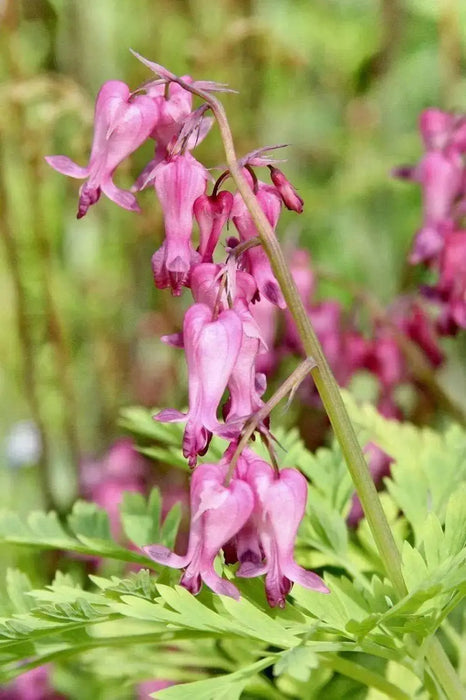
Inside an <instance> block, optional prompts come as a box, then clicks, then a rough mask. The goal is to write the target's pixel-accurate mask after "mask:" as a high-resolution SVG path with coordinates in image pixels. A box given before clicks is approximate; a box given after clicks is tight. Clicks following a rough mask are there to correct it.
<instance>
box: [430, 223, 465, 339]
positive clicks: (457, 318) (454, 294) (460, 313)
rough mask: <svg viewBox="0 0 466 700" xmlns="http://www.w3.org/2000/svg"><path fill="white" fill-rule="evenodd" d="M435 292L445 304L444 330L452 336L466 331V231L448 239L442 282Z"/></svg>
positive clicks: (453, 234)
mask: <svg viewBox="0 0 466 700" xmlns="http://www.w3.org/2000/svg"><path fill="white" fill-rule="evenodd" d="M432 292H433V296H434V298H438V299H439V300H440V301H441V303H442V313H441V316H440V319H439V322H438V325H439V329H440V331H441V332H443V333H449V334H450V333H455V332H456V331H457V330H458V328H466V231H455V232H454V233H452V234H450V235H449V236H448V237H447V239H446V242H445V248H444V250H443V254H442V257H441V260H440V279H439V281H438V283H437V285H436V287H434V288H433V290H432Z"/></svg>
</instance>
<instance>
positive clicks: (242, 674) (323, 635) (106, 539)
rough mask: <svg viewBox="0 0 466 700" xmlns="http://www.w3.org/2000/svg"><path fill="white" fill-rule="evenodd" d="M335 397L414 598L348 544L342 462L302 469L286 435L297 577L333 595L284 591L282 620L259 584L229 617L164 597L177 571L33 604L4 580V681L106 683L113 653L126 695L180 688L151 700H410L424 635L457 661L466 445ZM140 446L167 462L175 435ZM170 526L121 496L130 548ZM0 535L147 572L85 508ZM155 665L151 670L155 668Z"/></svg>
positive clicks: (63, 578) (134, 576) (367, 551)
mask: <svg viewBox="0 0 466 700" xmlns="http://www.w3.org/2000/svg"><path fill="white" fill-rule="evenodd" d="M346 398H347V403H348V407H349V409H350V413H351V414H352V417H353V419H354V421H355V423H356V424H357V426H358V429H359V432H360V436H361V439H362V441H364V442H365V441H366V440H368V439H371V440H374V441H376V442H377V443H378V444H379V445H380V446H381V447H383V448H384V449H385V450H387V451H388V452H389V453H390V454H391V455H392V456H393V457H394V458H395V464H394V467H393V470H392V475H391V477H390V479H387V480H386V485H387V492H386V494H385V495H384V504H385V506H386V507H387V511H388V513H389V514H390V517H391V519H392V521H393V523H394V526H395V528H398V531H399V532H404V533H405V536H406V538H405V541H404V543H403V549H402V559H403V573H404V576H405V579H406V583H407V586H408V591H409V592H408V594H407V595H406V596H405V597H404V598H402V599H398V598H397V596H396V593H395V591H394V590H393V587H392V585H391V584H390V583H389V582H388V580H387V579H386V577H385V576H384V573H383V571H382V570H381V567H380V562H379V561H378V559H377V557H375V556H374V548H373V543H372V541H371V537H370V534H369V533H368V529H367V523H366V522H365V521H364V520H363V521H362V522H361V523H360V525H359V527H358V529H357V531H356V532H351V531H349V530H348V528H347V527H346V524H345V517H346V514H347V513H348V510H349V506H350V501H351V496H352V492H351V484H350V482H349V478H348V476H347V474H346V471H345V468H344V465H343V461H342V457H341V454H340V453H339V450H338V448H337V447H336V446H335V445H333V446H332V447H331V448H325V449H320V450H318V451H317V452H316V454H310V453H309V452H308V451H307V450H306V449H305V447H304V445H303V443H302V441H301V440H300V439H299V438H298V435H297V433H296V431H291V432H289V433H285V432H283V431H281V430H280V429H279V430H278V431H277V437H278V439H279V442H280V444H281V445H282V446H283V448H284V453H283V462H284V463H286V464H288V465H293V466H298V467H299V468H300V469H302V471H303V472H304V473H305V474H306V476H307V477H308V478H309V482H310V483H309V508H308V517H306V518H305V520H304V522H303V525H302V527H301V530H300V536H299V542H298V547H297V556H298V558H299V559H300V560H301V562H302V563H303V564H305V565H306V566H314V567H316V566H318V567H323V568H324V569H326V571H324V578H325V581H326V583H327V585H328V587H329V588H330V591H331V593H330V595H322V594H319V593H316V592H314V591H310V590H306V589H304V588H301V587H300V586H297V585H295V586H294V588H293V590H292V592H291V595H290V596H289V601H288V603H287V607H286V608H285V609H284V610H279V609H273V610H272V609H270V608H269V607H268V606H267V604H266V601H265V597H264V593H263V587H262V584H261V581H258V580H237V581H235V582H236V584H237V585H238V586H239V588H240V591H241V594H242V597H241V600H240V601H239V602H237V601H235V600H232V599H230V598H227V597H222V596H215V595H213V594H212V593H211V592H210V591H209V590H208V589H204V590H203V591H202V592H201V594H200V595H199V596H198V597H193V596H192V595H191V594H190V593H188V592H187V591H186V590H185V589H184V588H182V587H179V586H177V585H175V582H176V580H177V577H178V575H179V574H178V573H177V572H174V571H172V570H162V571H161V572H160V574H159V576H158V577H156V576H155V574H154V573H152V574H151V573H149V571H148V570H147V569H141V570H140V571H138V572H137V573H130V574H127V575H119V576H115V575H113V576H112V575H111V576H105V575H101V574H100V573H99V575H91V576H90V577H89V583H88V584H87V585H85V586H84V587H83V586H82V585H80V584H79V583H78V582H77V581H75V580H74V579H73V577H72V576H70V575H69V574H60V573H58V574H57V576H56V578H55V580H54V581H53V583H52V584H51V585H49V586H46V587H45V588H42V589H38V588H36V589H34V588H33V587H32V585H31V583H30V582H29V580H28V578H27V577H26V576H25V575H24V574H22V573H21V572H19V571H9V572H8V573H7V581H6V582H7V585H6V590H7V600H6V601H5V606H4V612H3V614H4V617H3V618H2V619H1V622H0V659H1V662H2V674H3V679H4V680H7V679H9V678H12V677H14V676H15V674H17V673H18V672H19V671H20V670H21V669H25V668H31V667H33V666H35V665H40V664H42V663H44V662H46V661H49V660H54V661H56V662H57V663H59V664H61V666H62V667H63V666H64V665H66V663H67V662H68V661H67V660H68V659H70V658H74V657H75V656H76V657H77V658H78V659H79V663H80V664H81V666H82V668H83V669H84V671H85V672H86V673H92V674H94V675H95V676H96V677H97V678H99V677H101V678H104V677H105V676H106V674H109V673H110V669H109V666H108V664H107V663H106V662H105V661H104V659H105V658H106V654H105V650H108V649H109V648H111V649H112V669H115V665H114V660H115V659H116V660H117V661H118V664H117V666H118V668H117V670H114V673H117V674H118V675H119V676H120V677H121V679H122V680H125V681H132V682H135V680H137V679H143V678H150V677H151V676H154V675H156V676H157V677H159V678H166V679H169V680H172V681H174V682H176V683H177V684H176V685H174V686H171V687H170V688H167V689H165V690H163V691H159V692H158V693H157V697H160V698H182V697H186V696H187V694H189V697H190V698H191V697H192V698H195V699H199V700H210V699H211V698H212V700H214V699H217V698H226V699H228V700H229V699H230V698H240V697H245V698H248V697H264V698H269V697H270V698H283V697H285V696H286V697H296V698H300V697H316V698H317V697H324V696H325V697H342V696H343V695H344V694H345V693H346V692H348V693H350V694H352V695H351V696H352V697H353V696H354V697H356V696H359V694H361V693H362V695H361V697H363V696H364V693H365V692H366V691H367V687H369V688H371V693H372V692H376V691H377V692H379V693H382V695H383V694H385V695H389V696H390V697H395V698H404V699H405V700H406V698H408V697H410V695H409V694H407V693H406V692H405V690H404V687H402V686H401V685H400V683H399V682H398V680H397V679H398V678H402V677H403V674H404V675H405V676H406V677H407V678H408V679H409V684H408V685H409V687H410V688H411V690H410V693H414V694H417V693H418V692H420V691H421V688H422V687H423V683H424V682H425V670H424V657H423V655H424V647H425V643H426V641H427V639H428V638H429V636H430V635H432V634H434V633H435V632H436V631H437V630H439V629H442V630H443V629H445V630H448V632H449V639H450V640H451V641H450V646H451V652H452V655H453V657H455V656H456V657H457V658H459V656H460V655H461V654H462V645H463V644H464V638H463V636H462V635H463V634H464V630H463V627H462V623H459V620H460V619H461V616H460V617H458V611H459V610H460V609H461V608H462V600H463V598H464V596H465V594H466V561H465V559H466V550H465V544H466V509H465V507H464V506H465V493H466V484H465V479H464V471H462V470H464V446H465V444H466V434H465V432H464V431H463V430H462V429H460V428H459V427H457V426H450V427H448V428H447V429H446V430H445V431H444V432H442V433H435V432H433V431H426V430H421V429H417V428H415V427H414V426H411V425H407V424H400V423H395V422H390V421H387V420H385V419H383V418H381V417H380V416H379V415H378V414H377V413H376V412H375V411H374V410H373V409H371V408H370V407H368V406H363V407H360V406H357V405H356V404H355V403H354V402H353V401H352V399H351V398H350V397H346ZM130 413H131V420H129V413H128V412H127V413H126V416H125V420H126V422H127V425H128V426H129V427H131V429H132V431H133V433H134V434H135V435H136V436H137V435H139V433H140V434H141V438H142V439H147V438H148V437H149V429H148V427H149V426H152V425H153V424H152V423H149V422H148V421H146V419H145V417H146V416H148V415H149V413H148V412H144V411H143V410H142V409H140V410H138V411H137V413H135V412H133V411H131V412H130ZM151 437H152V438H153V439H154V440H157V442H158V444H159V446H160V449H162V450H165V449H167V447H168V446H170V442H171V441H172V440H173V439H174V438H173V426H165V425H157V427H156V436H155V435H152V436H151ZM215 449H216V448H215V447H214V450H215ZM257 449H258V450H259V451H260V450H261V449H262V447H260V446H259V445H257ZM434 463H436V464H437V469H438V471H439V472H440V473H441V474H442V475H443V478H439V477H438V475H437V474H436V473H435V470H434V467H433V465H434ZM416 479H417V480H418V484H419V486H418V492H417V493H415V492H414V486H413V484H414V483H415V480H416ZM409 489H411V491H409V492H410V493H412V498H411V502H409V503H408V502H407V500H406V493H405V492H406V490H409ZM419 494H421V495H419ZM422 515H423V517H421V516H422ZM178 521H179V513H178V512H177V511H176V510H174V511H172V512H171V513H170V514H169V515H168V516H167V517H166V518H165V520H164V522H163V523H162V522H161V501H160V494H159V492H158V491H157V490H154V491H153V492H152V494H151V495H150V497H149V499H148V500H147V501H146V500H145V499H144V498H143V497H142V496H141V495H140V494H134V493H128V494H126V495H125V498H124V501H123V503H122V505H121V523H122V528H123V530H124V532H125V533H126V535H127V537H128V538H129V539H130V540H131V541H132V542H134V543H135V544H136V545H138V546H141V545H142V544H147V543H148V542H164V543H165V544H167V545H168V546H173V542H174V537H175V535H176V530H177V525H178ZM0 532H1V537H2V539H3V540H4V541H6V542H14V543H17V544H23V545H29V546H33V547H41V548H56V547H57V548H68V549H70V550H71V551H76V552H79V553H81V554H89V555H92V556H95V555H100V556H106V557H109V558H115V559H120V560H123V561H127V562H133V563H134V562H140V563H143V562H144V563H145V562H147V563H149V562H148V561H147V560H146V559H145V557H144V556H143V555H142V554H137V553H136V552H134V551H132V550H129V549H127V548H125V547H124V546H122V545H121V544H117V543H116V542H114V541H113V540H112V538H111V534H110V531H109V527H108V521H107V519H106V516H105V514H104V513H103V512H102V511H101V510H99V509H98V508H97V507H96V506H94V505H93V504H88V503H84V502H78V503H77V504H76V505H75V507H74V509H73V511H72V513H71V515H70V516H69V517H68V519H67V521H66V523H61V522H60V521H59V519H58V518H57V516H55V515H54V514H48V515H46V514H43V513H33V514H31V515H30V516H29V519H28V520H27V522H21V521H20V520H19V519H17V518H16V519H15V517H14V516H13V515H12V514H4V515H3V516H2V519H1V520H0ZM316 550H317V551H316ZM314 560H315V561H316V562H317V564H316V563H315V562H314V563H313V561H314ZM219 565H220V562H219ZM223 575H225V576H227V577H231V576H232V575H233V570H232V569H231V568H230V567H224V572H223ZM447 618H448V619H447ZM450 620H451V621H450ZM151 658H156V659H157V663H156V668H154V666H153V664H151V661H150V659H151ZM26 659H27V661H25V660H26ZM120 661H121V663H120ZM18 662H21V664H22V665H21V666H20V667H18V665H17V664H18ZM267 669H269V670H268V671H267V672H266V673H264V672H265V671H266V670H267ZM185 683H189V686H186V685H185ZM365 687H366V690H364V688H365ZM316 689H318V691H317V690H316ZM314 692H316V693H321V695H318V694H317V695H314V694H313V693H314ZM371 697H372V695H371ZM374 697H376V695H374ZM420 697H421V696H420Z"/></svg>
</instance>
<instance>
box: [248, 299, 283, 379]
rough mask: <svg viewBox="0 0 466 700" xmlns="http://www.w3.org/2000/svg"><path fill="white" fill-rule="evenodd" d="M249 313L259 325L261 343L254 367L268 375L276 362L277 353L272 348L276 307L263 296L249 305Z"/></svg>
mask: <svg viewBox="0 0 466 700" xmlns="http://www.w3.org/2000/svg"><path fill="white" fill-rule="evenodd" d="M251 313H252V316H253V318H254V320H255V321H256V323H257V325H258V326H259V330H260V334H261V338H262V340H263V345H262V346H261V347H260V348H259V353H258V355H257V359H256V369H257V371H258V372H264V373H265V374H267V375H269V374H271V373H272V372H273V370H274V369H275V367H276V365H277V364H278V360H279V357H278V353H277V352H276V351H275V350H274V343H275V336H276V334H277V321H278V319H277V316H278V309H277V307H276V306H275V304H272V303H271V302H270V301H269V300H268V299H266V298H265V297H261V298H260V299H259V301H256V302H255V304H252V306H251Z"/></svg>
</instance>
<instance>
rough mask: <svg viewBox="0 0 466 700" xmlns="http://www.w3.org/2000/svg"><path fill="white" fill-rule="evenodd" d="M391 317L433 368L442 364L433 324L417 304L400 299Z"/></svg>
mask: <svg viewBox="0 0 466 700" xmlns="http://www.w3.org/2000/svg"><path fill="white" fill-rule="evenodd" d="M447 240H448V239H447ZM391 315H392V317H393V320H394V322H395V323H396V324H397V326H398V327H399V328H400V330H401V331H403V333H405V334H406V335H407V336H408V337H409V338H411V340H413V341H414V342H415V343H416V344H417V345H418V346H419V347H420V349H421V350H422V351H423V353H424V354H425V356H426V358H427V359H428V360H429V362H430V363H431V365H432V366H433V367H438V366H439V365H441V364H442V362H443V360H444V354H443V352H442V350H441V349H440V347H439V344H438V337H437V334H436V333H435V329H434V324H433V322H432V321H431V319H430V318H429V316H428V315H427V313H426V311H425V310H424V308H423V307H422V306H421V305H420V304H419V303H418V302H416V301H415V300H414V299H410V298H409V297H404V298H403V297H401V298H400V299H399V300H398V303H397V305H396V306H395V308H394V309H393V311H392V313H391Z"/></svg>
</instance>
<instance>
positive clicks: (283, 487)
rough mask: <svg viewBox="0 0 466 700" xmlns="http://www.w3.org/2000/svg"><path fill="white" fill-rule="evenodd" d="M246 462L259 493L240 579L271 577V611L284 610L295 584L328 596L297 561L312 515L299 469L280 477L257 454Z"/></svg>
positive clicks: (242, 540) (241, 540)
mask: <svg viewBox="0 0 466 700" xmlns="http://www.w3.org/2000/svg"><path fill="white" fill-rule="evenodd" d="M246 461H247V466H246V475H245V476H244V469H245V465H244V463H243V465H242V466H241V467H240V470H243V471H242V472H241V471H240V473H242V474H243V476H242V477H241V478H245V479H246V481H247V483H248V484H249V486H250V487H251V489H252V491H253V494H254V509H253V511H252V514H251V518H250V521H249V522H248V524H247V526H246V529H245V530H244V531H240V532H239V533H238V535H237V536H236V549H237V553H238V560H239V562H240V567H239V569H238V571H237V573H236V575H237V576H238V577H240V578H241V577H242V578H251V577H253V576H259V575H261V574H264V573H265V591H266V596H267V600H268V602H269V605H270V606H271V607H275V606H279V607H284V605H285V596H286V595H287V594H288V593H289V592H290V590H291V588H292V586H293V582H295V583H299V584H300V585H301V586H304V587H305V588H310V589H312V590H315V591H319V592H321V593H328V592H329V591H328V588H327V586H326V585H325V584H324V582H323V581H322V579H321V578H320V577H319V576H317V574H314V573H312V572H311V571H306V570H305V569H303V568H302V567H301V566H299V565H298V564H297V563H296V562H295V560H294V556H293V550H294V543H295V539H296V535H297V532H298V528H299V524H300V522H301V520H302V518H303V516H304V512H305V509H306V501H307V482H306V479H305V478H304V476H303V475H302V474H301V473H300V472H298V471H297V470H296V469H282V470H281V471H280V472H279V473H278V474H276V473H275V472H274V471H273V469H272V467H271V466H270V465H269V464H267V462H264V461H263V460H261V459H259V458H257V457H255V455H253V453H249V456H248V457H247V459H246ZM254 532H255V533H256V536H254ZM260 555H262V556H261V558H260V559H259V556H260Z"/></svg>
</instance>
